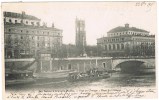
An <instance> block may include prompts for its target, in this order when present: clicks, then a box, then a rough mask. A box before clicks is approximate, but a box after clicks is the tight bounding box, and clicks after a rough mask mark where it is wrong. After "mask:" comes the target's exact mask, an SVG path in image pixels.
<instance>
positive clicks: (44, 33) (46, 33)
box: [8, 29, 60, 36]
mask: <svg viewBox="0 0 159 100" xmlns="http://www.w3.org/2000/svg"><path fill="white" fill-rule="evenodd" d="M14 31H16V30H14ZM8 32H12V30H11V29H8ZM20 32H21V33H23V32H24V31H23V30H20ZM25 33H43V35H50V33H52V32H46V31H45V32H42V31H28V30H26V31H25ZM52 34H54V33H52ZM57 35H58V36H60V33H57Z"/></svg>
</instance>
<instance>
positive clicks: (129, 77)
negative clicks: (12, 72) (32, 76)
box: [6, 72, 156, 91]
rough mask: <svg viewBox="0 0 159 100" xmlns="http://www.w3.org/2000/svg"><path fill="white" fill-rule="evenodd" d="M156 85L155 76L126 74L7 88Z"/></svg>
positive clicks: (117, 73) (7, 88)
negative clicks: (99, 78)
mask: <svg viewBox="0 0 159 100" xmlns="http://www.w3.org/2000/svg"><path fill="white" fill-rule="evenodd" d="M155 83H156V77H155V74H154V73H153V74H146V75H145V74H144V75H138V74H124V73H121V72H116V73H113V74H112V76H111V77H110V78H107V79H101V80H96V81H79V82H68V81H62V82H57V83H56V82H54V83H43V84H40V83H34V84H30V85H18V86H17V85H15V86H11V87H6V90H7V91H10V90H11V91H12V90H13V91H15V90H16V91H18V90H25V91H26V90H37V89H80V88H82V89H84V88H112V87H154V86H155Z"/></svg>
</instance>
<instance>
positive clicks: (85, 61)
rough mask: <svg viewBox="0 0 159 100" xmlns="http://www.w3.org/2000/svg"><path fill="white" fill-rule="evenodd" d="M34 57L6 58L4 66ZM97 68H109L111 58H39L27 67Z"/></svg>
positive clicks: (18, 64)
mask: <svg viewBox="0 0 159 100" xmlns="http://www.w3.org/2000/svg"><path fill="white" fill-rule="evenodd" d="M33 61H34V59H33V58H32V59H6V60H5V68H19V67H24V66H25V65H27V64H29V63H31V62H33ZM92 68H98V69H99V70H111V68H112V59H111V58H65V59H56V58H55V59H53V58H51V59H50V60H39V61H38V62H35V63H34V64H33V65H32V66H30V67H29V69H30V70H34V71H35V70H37V69H39V70H40V72H53V71H59V70H76V71H79V72H86V71H88V70H89V69H92Z"/></svg>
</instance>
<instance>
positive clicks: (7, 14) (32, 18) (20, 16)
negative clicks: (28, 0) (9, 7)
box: [4, 12, 40, 21]
mask: <svg viewBox="0 0 159 100" xmlns="http://www.w3.org/2000/svg"><path fill="white" fill-rule="evenodd" d="M4 17H12V18H22V19H30V20H39V21H40V19H39V18H37V17H35V16H32V15H27V14H25V12H22V14H21V13H15V12H4Z"/></svg>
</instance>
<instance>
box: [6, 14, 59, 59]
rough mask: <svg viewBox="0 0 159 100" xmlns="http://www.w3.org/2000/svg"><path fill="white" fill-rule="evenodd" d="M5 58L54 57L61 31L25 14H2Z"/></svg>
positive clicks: (57, 49)
mask: <svg viewBox="0 0 159 100" xmlns="http://www.w3.org/2000/svg"><path fill="white" fill-rule="evenodd" d="M3 16H4V17H3V18H4V46H5V58H28V57H36V55H37V53H42V54H50V55H54V54H56V52H57V51H59V49H60V47H61V45H62V30H61V29H57V28H55V27H54V24H52V27H48V26H47V24H46V23H43V25H40V22H41V20H40V19H39V18H37V17H35V16H32V15H27V14H25V12H22V13H14V12H4V13H3Z"/></svg>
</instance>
